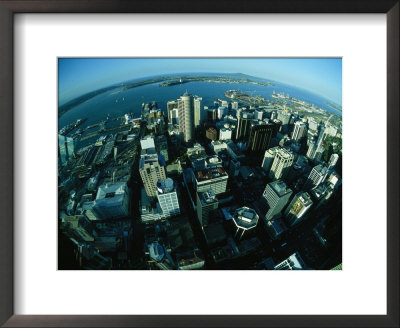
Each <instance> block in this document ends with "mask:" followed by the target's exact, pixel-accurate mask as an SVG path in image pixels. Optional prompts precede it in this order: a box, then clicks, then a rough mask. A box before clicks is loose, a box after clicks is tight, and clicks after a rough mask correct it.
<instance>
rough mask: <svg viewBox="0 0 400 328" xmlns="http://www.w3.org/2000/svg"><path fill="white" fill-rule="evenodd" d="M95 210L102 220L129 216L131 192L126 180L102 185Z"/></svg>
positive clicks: (95, 203)
mask: <svg viewBox="0 0 400 328" xmlns="http://www.w3.org/2000/svg"><path fill="white" fill-rule="evenodd" d="M93 210H94V211H95V212H96V214H97V215H98V217H99V218H101V219H102V220H105V219H115V218H121V217H125V216H128V215H129V193H128V187H127V185H126V182H118V183H110V184H104V185H101V186H100V187H99V189H98V190H97V195H96V200H95V201H94V206H93Z"/></svg>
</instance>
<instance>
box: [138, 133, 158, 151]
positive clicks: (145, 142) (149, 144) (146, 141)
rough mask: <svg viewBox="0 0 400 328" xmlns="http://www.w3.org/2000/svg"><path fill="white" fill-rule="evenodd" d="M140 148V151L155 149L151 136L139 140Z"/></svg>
mask: <svg viewBox="0 0 400 328" xmlns="http://www.w3.org/2000/svg"><path fill="white" fill-rule="evenodd" d="M140 147H141V148H142V150H146V149H156V146H155V144H154V139H153V138H152V137H151V136H147V137H145V138H143V139H142V140H140Z"/></svg>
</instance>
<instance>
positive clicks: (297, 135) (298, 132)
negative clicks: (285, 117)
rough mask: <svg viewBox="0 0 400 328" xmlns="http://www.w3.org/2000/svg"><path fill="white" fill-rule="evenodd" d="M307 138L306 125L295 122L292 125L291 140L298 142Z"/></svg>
mask: <svg viewBox="0 0 400 328" xmlns="http://www.w3.org/2000/svg"><path fill="white" fill-rule="evenodd" d="M305 136H307V125H306V124H305V123H304V122H302V121H297V122H296V123H294V129H293V133H292V139H293V140H295V141H299V140H301V139H302V138H304V137H305Z"/></svg>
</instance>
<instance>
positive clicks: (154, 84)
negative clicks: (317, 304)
mask: <svg viewBox="0 0 400 328" xmlns="http://www.w3.org/2000/svg"><path fill="white" fill-rule="evenodd" d="M57 130H58V136H57V138H58V142H57V143H58V218H57V226H58V269H59V270H342V59H341V58H251V57H246V58H231V57H227V58H206V57H205V58H169V57H168V58H167V57H165V58H63V57H61V58H59V59H58V128H57Z"/></svg>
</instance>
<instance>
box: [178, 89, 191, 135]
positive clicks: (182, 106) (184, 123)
mask: <svg viewBox="0 0 400 328" xmlns="http://www.w3.org/2000/svg"><path fill="white" fill-rule="evenodd" d="M193 100H194V97H193V96H192V95H189V94H188V93H187V92H185V93H184V94H183V95H182V96H181V97H180V98H179V99H178V114H179V131H180V132H181V133H183V140H184V141H185V142H189V141H192V140H193V138H194V112H195V111H194V102H193Z"/></svg>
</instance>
